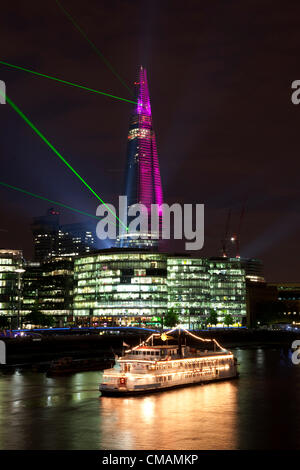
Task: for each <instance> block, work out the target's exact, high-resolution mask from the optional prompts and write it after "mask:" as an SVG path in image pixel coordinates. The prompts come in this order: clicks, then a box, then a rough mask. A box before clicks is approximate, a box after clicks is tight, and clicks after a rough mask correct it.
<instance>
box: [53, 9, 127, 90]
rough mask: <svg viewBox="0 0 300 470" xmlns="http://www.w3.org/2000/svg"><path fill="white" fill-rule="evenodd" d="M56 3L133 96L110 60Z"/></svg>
mask: <svg viewBox="0 0 300 470" xmlns="http://www.w3.org/2000/svg"><path fill="white" fill-rule="evenodd" d="M56 3H57V5H58V6H59V8H60V9H61V10H62V11H63V13H64V14H65V15H66V16H67V18H69V20H70V21H71V23H72V24H73V26H75V28H76V29H77V30H78V31H79V32H80V34H81V35H82V36H83V37H84V39H85V40H86V41H87V42H88V43H89V44H90V46H91V47H92V48H93V50H94V51H95V52H96V54H97V55H98V56H99V57H100V58H101V59H102V60H103V62H104V63H105V65H106V67H107V68H108V69H109V70H110V71H111V72H112V73H113V74H114V76H115V77H117V79H118V80H119V81H120V82H121V83H122V85H123V86H124V87H126V88H127V90H128V91H129V92H130V94H131V95H132V96H134V93H133V91H132V90H131V88H129V86H128V85H126V83H125V81H124V80H123V79H122V78H121V77H120V75H119V74H118V73H117V72H116V71H115V69H114V68H113V66H112V65H111V64H110V62H109V61H108V60H107V59H106V58H105V57H104V55H103V54H102V52H100V51H99V49H98V47H97V46H96V45H95V44H94V43H93V42H92V41H91V40H90V39H89V37H88V36H87V35H86V33H85V32H84V31H83V29H81V27H80V26H79V24H78V23H76V21H75V20H74V18H73V17H72V16H71V15H70V13H69V12H67V10H66V9H65V8H64V7H63V6H62V4H61V3H60V2H59V1H58V0H56Z"/></svg>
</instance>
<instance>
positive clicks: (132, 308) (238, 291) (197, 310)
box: [73, 248, 246, 328]
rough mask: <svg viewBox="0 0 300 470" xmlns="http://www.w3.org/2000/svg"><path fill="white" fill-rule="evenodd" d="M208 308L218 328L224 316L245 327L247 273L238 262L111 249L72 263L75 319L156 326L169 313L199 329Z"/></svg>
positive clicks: (189, 325) (187, 324)
mask: <svg viewBox="0 0 300 470" xmlns="http://www.w3.org/2000/svg"><path fill="white" fill-rule="evenodd" d="M212 308H213V309H215V310H216V312H217V314H218V324H219V326H221V325H222V324H223V320H224V316H225V315H226V314H228V313H229V314H231V315H232V318H233V319H234V322H235V324H236V325H237V324H242V323H244V322H245V318H246V284H245V272H244V270H243V269H242V267H241V264H240V261H239V260H238V259H226V260H224V258H221V259H220V260H219V259H207V258H192V257H189V256H176V255H172V254H169V253H156V252H152V253H151V252H148V251H146V250H134V249H129V248H127V249H126V250H122V249H117V248H115V249H110V250H102V251H99V252H97V253H92V254H90V255H85V256H81V257H79V258H77V259H75V261H74V299H73V315H74V316H75V317H77V319H78V318H82V320H85V321H86V322H89V323H94V324H95V323H97V322H100V323H103V322H105V323H107V324H108V325H111V324H116V325H120V324H131V325H138V324H146V325H147V324H148V325H151V324H152V325H155V324H157V325H158V324H159V323H160V321H159V320H160V317H162V316H163V315H164V314H166V313H167V311H168V310H170V309H172V310H173V311H175V312H176V313H177V314H178V316H179V319H180V322H181V324H183V325H184V326H186V327H190V328H198V327H200V325H203V324H204V323H205V320H206V318H207V317H208V315H209V312H210V310H211V309H212Z"/></svg>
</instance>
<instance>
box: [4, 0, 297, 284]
mask: <svg viewBox="0 0 300 470" xmlns="http://www.w3.org/2000/svg"><path fill="white" fill-rule="evenodd" d="M34 4H35V2H32V5H34ZM116 5H118V8H120V9H121V11H123V13H124V18H127V20H128V21H127V24H126V28H125V26H122V25H120V29H119V36H118V40H109V28H112V30H115V27H114V23H113V18H112V16H113V15H109V13H111V14H112V11H113V7H109V6H106V7H105V9H106V16H107V18H109V20H108V21H107V24H106V25H105V27H104V29H103V30H101V31H100V30H99V28H96V24H97V21H95V17H96V18H97V17H98V18H99V19H100V16H101V14H102V13H103V9H102V10H101V12H99V10H98V9H97V3H96V2H90V4H89V8H90V9H91V10H90V11H91V13H93V14H91V16H90V17H85V19H86V22H83V23H84V27H85V28H86V29H87V30H88V32H89V35H90V36H92V37H93V39H94V40H95V42H96V43H97V45H98V46H99V47H100V49H102V50H103V52H105V55H106V56H107V57H109V58H110V60H111V61H112V63H113V64H114V66H115V67H116V69H117V70H118V72H120V74H121V75H122V77H125V80H126V82H127V83H131V82H132V81H133V79H134V73H135V69H136V64H137V63H144V64H145V66H146V68H147V69H148V71H150V82H151V95H152V107H153V109H154V113H155V128H156V131H157V138H158V145H159V149H160V152H159V153H160V163H161V173H162V178H163V180H164V186H165V190H164V192H165V194H166V199H167V202H180V203H182V202H195V201H196V202H199V203H204V204H205V205H206V211H205V218H206V219H205V220H206V228H207V230H206V233H205V245H204V249H203V250H201V251H200V252H199V256H203V257H205V256H213V255H217V254H219V252H220V250H221V239H222V237H223V234H224V230H225V223H226V216H227V212H228V209H229V208H231V209H232V214H233V215H232V227H231V230H232V231H236V227H237V225H238V223H239V217H240V212H241V209H242V206H243V202H244V201H245V199H247V207H246V213H245V217H244V221H243V226H242V231H241V255H242V256H250V257H257V258H261V259H262V260H263V261H264V265H265V270H266V277H267V279H268V280H270V281H276V280H278V281H283V280H287V281H288V280H290V281H295V280H297V273H296V266H293V265H291V263H290V259H291V256H293V257H297V255H298V253H299V247H298V243H297V230H298V223H299V215H298V212H297V209H296V206H295V202H294V201H295V199H296V198H297V194H296V191H297V179H296V178H297V174H298V157H297V148H298V144H297V122H298V119H297V115H298V109H297V107H296V106H294V105H293V104H292V103H291V100H290V93H289V92H290V85H291V83H292V81H293V80H294V79H296V78H297V61H296V54H295V55H294V56H293V55H292V54H286V53H284V52H285V51H286V50H287V47H288V44H289V42H288V35H287V34H286V33H285V32H284V30H283V29H282V35H281V39H280V41H281V42H280V47H279V50H280V51H282V54H281V57H282V61H283V62H284V67H283V66H282V67H281V68H280V70H278V68H277V56H275V55H274V54H273V52H272V51H273V49H272V47H270V44H269V43H268V41H269V39H268V38H269V36H268V32H270V31H271V29H270V28H271V26H270V25H268V24H267V23H262V24H260V22H259V21H258V17H257V14H256V11H255V10H254V9H252V8H251V5H250V4H249V8H248V11H249V12H250V13H249V14H250V17H249V18H250V19H249V28H252V29H253V31H255V34H254V35H251V36H249V34H246V32H243V31H242V30H241V28H240V27H238V24H239V21H238V20H239V19H242V18H243V12H242V9H241V8H240V7H237V8H235V15H232V6H228V7H226V8H225V7H224V8H223V7H221V6H219V7H218V9H217V10H218V11H217V12H216V13H217V14H216V15H215V16H214V17H213V18H212V17H210V20H209V21H208V22H207V23H206V27H205V28H204V30H203V37H202V39H201V41H200V40H199V36H198V35H197V34H196V32H197V25H198V22H199V21H200V20H201V15H200V13H199V11H195V15H194V18H192V19H190V21H189V23H188V26H187V22H186V21H185V19H187V17H189V18H190V13H191V11H192V10H193V8H192V7H188V8H187V13H186V15H188V16H186V17H185V16H184V14H183V26H182V27H183V29H184V30H186V31H188V30H189V31H190V33H189V34H188V35H186V36H185V40H184V41H185V42H184V49H185V51H186V55H185V56H184V57H183V56H181V59H180V60H181V62H180V67H178V64H177V55H176V50H177V49H178V47H180V42H178V41H177V40H176V31H177V30H178V26H179V24H178V19H177V17H176V11H177V8H178V7H179V3H177V2H175V3H174V10H173V12H171V13H170V15H169V16H168V24H166V20H165V16H164V12H165V9H164V6H161V5H158V4H156V3H155V4H153V6H152V7H151V8H150V7H148V6H145V4H143V5H141V7H140V9H134V8H133V7H132V8H131V7H129V10H126V11H125V7H123V6H122V4H121V3H119V2H116V4H115V6H116ZM66 6H67V5H66ZM10 8H11V7H10V6H9V5H7V6H5V7H4V9H3V18H4V19H5V21H6V24H7V25H8V27H7V29H4V30H3V31H2V39H3V43H4V42H6V44H7V50H6V54H5V57H3V59H4V60H5V59H6V60H8V59H9V60H10V62H12V63H15V64H19V65H23V66H25V67H26V66H27V67H28V68H33V69H35V70H37V71H40V72H42V73H48V74H51V73H52V74H53V75H60V76H61V77H62V78H65V79H66V80H68V79H70V80H72V79H74V81H75V79H76V81H78V82H82V83H84V84H87V85H90V86H91V87H94V88H98V89H103V90H104V91H108V92H112V93H115V94H116V95H119V96H121V97H128V98H129V99H130V98H132V96H131V95H130V93H129V92H127V91H126V90H125V87H124V86H122V84H121V83H120V82H118V80H116V78H115V77H113V76H112V74H111V72H110V71H109V70H107V69H106V68H105V66H104V65H103V63H101V61H99V59H97V57H96V56H95V55H94V54H93V51H91V50H89V48H88V46H87V45H86V44H85V43H84V42H83V41H82V40H81V38H80V36H77V34H76V31H73V29H72V25H68V24H66V22H65V18H64V17H63V15H61V12H59V10H58V9H55V8H54V9H53V8H52V6H50V5H47V6H45V10H44V11H43V13H41V12H40V10H39V9H36V12H35V17H34V19H32V20H30V12H26V11H25V7H20V11H19V13H18V14H19V18H23V21H25V23H26V24H28V22H29V21H32V25H31V26H32V27H31V28H27V29H26V31H25V32H24V34H25V36H26V41H27V43H29V44H30V54H28V51H29V49H28V48H26V41H24V45H23V42H21V41H19V39H20V33H19V32H18V29H17V28H16V25H15V19H14V20H12V19H11V14H10V11H11V10H10ZM81 8H82V7H80V5H79V4H76V2H75V3H74V4H73V6H72V9H73V13H74V15H75V16H76V17H77V18H79V17H80V14H81ZM144 8H146V9H147V8H149V14H148V15H146V19H145V14H144V13H145V10H144ZM211 8H212V7H210V6H206V7H205V8H204V11H205V12H206V14H207V15H209V14H210V12H211V11H212V10H211ZM264 8H266V7H265V6H262V7H261V9H262V11H264ZM18 14H17V16H18ZM45 14H47V15H48V20H49V21H48V22H47V24H46V26H45V27H46V28H50V27H51V21H52V22H53V24H54V23H55V24H56V28H57V31H58V38H57V39H53V40H54V43H55V41H56V43H55V44H56V45H58V44H60V46H61V43H60V42H59V38H60V37H62V36H64V37H65V38H66V40H65V41H64V43H63V45H62V47H56V48H53V43H52V42H51V43H50V42H49V41H48V40H47V39H46V37H47V35H45V37H44V38H43V39H41V43H39V42H38V41H36V39H37V38H38V37H40V32H41V27H40V23H41V21H40V20H41V19H42V18H43V17H44V16H43V15H45ZM39 15H40V16H39ZM41 15H42V16H41ZM271 15H272V21H275V22H276V21H279V18H281V12H280V9H279V7H278V6H276V5H275V6H274V8H273V9H272V13H271ZM141 17H143V18H144V26H145V25H146V27H145V28H144V29H142V30H141V28H138V27H137V24H138V20H139V19H140V18H141ZM292 17H293V15H292V9H289V7H286V10H285V16H284V18H283V20H282V21H283V23H284V24H285V25H287V24H288V25H290V27H291V28H292V29H293V28H296V26H295V25H294V24H293V23H292V20H291V18H292ZM14 18H15V17H14ZM110 18H111V19H110ZM232 18H234V19H232ZM125 23H126V22H125ZM233 24H234V25H235V26H236V28H237V29H236V31H235V29H234V28H232V27H231V26H232V25H233ZM278 28H279V26H278ZM128 30H129V31H131V32H132V36H131V37H128V35H127V31H128ZM154 31H156V32H157V34H156V36H155V40H154V36H153V34H154ZM211 31H218V33H217V34H216V35H215V39H214V40H212V38H211ZM22 34H23V32H22ZM11 35H13V36H14V40H13V39H12V36H11ZM225 35H226V37H227V42H226V43H223V41H222V38H223V37H224V36H225ZM69 36H70V37H69ZM237 38H238V40H239V49H236V46H235V44H236V42H237V41H236V39H237ZM120 39H121V40H120ZM273 41H274V43H275V44H276V41H278V40H277V39H276V37H274V39H273ZM297 41H298V39H297V38H296V39H295V42H294V44H293V47H294V48H295V49H296V48H297ZM17 43H18V49H17V53H16V49H15V48H14V46H13V45H14V44H17ZM75 44H76V53H75V50H74V45H75ZM258 45H259V46H263V45H265V46H266V47H267V50H269V52H270V53H269V54H268V55H267V59H265V57H264V60H262V55H261V53H260V52H259V51H260V49H261V48H262V47H257V46H258ZM31 46H32V47H31ZM134 46H135V47H134ZM182 46H183V44H182ZM42 50H43V51H45V52H46V55H44V56H43V57H44V59H43V60H42V59H41V58H40V57H41V51H42ZM129 51H130V52H129ZM168 51H169V53H168V54H167V52H168ZM249 57H251V59H249ZM97 60H98V61H97ZM81 63H84V67H83V68H82V67H81V66H80V64H81ZM254 65H255V66H254ZM274 71H276V74H275V75H274V73H273V72H274ZM217 72H218V73H217ZM0 78H1V79H2V80H4V81H5V83H6V85H7V93H8V94H9V95H11V96H12V98H15V101H16V102H17V103H18V104H20V106H21V108H22V109H24V111H25V112H26V113H28V115H29V116H30V117H31V118H32V119H33V120H35V122H37V123H38V124H39V126H40V127H41V129H42V130H43V131H44V132H45V134H46V135H47V136H48V137H49V139H50V140H51V141H53V142H54V143H55V144H56V145H57V147H58V148H59V149H61V150H62V151H63V153H64V154H65V155H66V156H68V158H69V159H70V160H71V161H72V163H73V164H74V166H75V167H76V168H79V169H80V171H81V173H83V175H84V176H85V177H86V179H87V180H88V181H89V182H90V183H91V186H92V187H95V188H96V189H97V190H99V192H100V193H101V194H103V195H104V196H105V200H108V201H110V200H112V201H113V199H114V195H115V194H119V188H120V187H122V172H123V168H124V164H125V145H126V132H127V129H128V113H129V106H130V105H129V104H128V105H127V104H125V103H121V102H120V103H119V102H113V101H111V100H109V99H108V98H104V97H95V96H92V95H89V94H88V93H85V92H81V91H79V90H72V89H66V88H65V87H62V86H60V85H58V84H53V83H50V82H47V81H44V80H42V79H37V78H32V77H29V76H28V75H26V74H25V73H22V72H19V71H15V70H9V69H8V68H5V67H4V66H1V73H0ZM270 82H271V83H272V86H273V92H271V91H270V89H269V88H270V87H269V83H270ZM247 90H248V92H247ZM274 91H275V95H274ZM275 96H276V97H275ZM216 110H217V111H216ZM262 110H263V111H262ZM1 112H2V113H3V126H4V127H3V136H2V141H1V151H2V155H3V156H4V158H3V180H4V181H5V182H7V183H10V184H15V185H16V186H20V187H25V189H27V190H33V191H34V192H36V193H38V194H45V195H46V196H48V197H50V198H52V199H53V200H58V201H60V200H61V201H64V202H66V203H67V204H68V203H69V204H70V205H73V206H74V207H78V208H79V209H83V210H87V211H89V212H91V213H95V208H96V202H94V201H93V198H92V197H90V195H89V194H88V193H87V192H85V190H84V189H82V188H81V186H80V184H79V183H77V182H76V181H75V180H74V179H73V177H72V175H70V174H67V172H66V171H65V170H64V169H63V168H62V167H61V166H60V163H59V162H56V161H55V160H53V156H52V155H51V154H50V152H49V151H48V150H47V148H45V146H44V144H43V143H42V142H39V141H38V139H37V137H36V136H35V135H33V134H32V133H31V131H30V129H26V128H25V126H24V123H23V122H22V121H21V120H20V119H19V118H18V116H16V115H14V113H13V111H12V110H11V109H9V107H8V106H6V108H5V106H2V105H1ZM264 123H267V124H266V125H264ZM15 135H17V136H18V138H17V139H15ZM254 137H255V138H254ZM283 155H284V156H286V157H287V159H286V160H285V167H284V170H285V177H284V178H283V177H282V161H283ZM112 162H114V164H113V165H112ZM270 174H271V175H272V178H269V175H270ZM24 176H26V178H24ZM54 181H55V184H54ZM1 201H2V204H1V208H0V215H1V220H2V223H1V227H0V229H1V232H0V246H1V247H3V248H16V249H17V248H19V249H23V251H24V254H25V256H26V257H27V258H30V257H31V256H32V239H31V233H30V222H31V219H32V217H34V216H39V215H40V214H43V213H44V212H45V211H46V209H47V208H48V205H45V203H42V202H39V201H32V200H29V199H28V198H26V197H25V196H22V195H20V194H13V193H12V192H11V191H8V190H6V189H3V188H1ZM62 217H63V218H64V220H63V222H64V223H69V222H77V221H82V222H84V221H85V220H86V219H85V218H83V217H82V218H81V217H80V216H78V217H77V216H72V215H71V214H69V213H67V211H63V212H62ZM175 248H176V247H175Z"/></svg>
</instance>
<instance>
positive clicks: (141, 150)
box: [117, 66, 163, 248]
mask: <svg viewBox="0 0 300 470" xmlns="http://www.w3.org/2000/svg"><path fill="white" fill-rule="evenodd" d="M134 85H135V96H136V101H137V104H136V105H134V107H133V110H132V113H131V116H130V124H129V132H128V144H127V165H126V182H125V194H126V196H127V198H128V207H130V206H133V205H135V204H143V205H144V206H145V207H146V208H147V213H148V216H150V210H151V205H152V204H157V205H158V214H157V216H158V224H157V232H159V230H160V226H161V209H160V208H159V207H160V206H161V204H162V203H163V193H162V185H161V178H160V170H159V163H158V155H157V147H156V138H155V133H154V130H153V125H152V113H151V105H150V97H149V89H148V82H147V74H146V69H145V68H144V67H142V66H141V67H140V69H139V73H138V79H137V81H136V82H135V84H134ZM128 222H130V218H129V220H128ZM157 232H156V233H157ZM157 245H158V240H157V239H155V233H154V231H153V233H151V230H150V226H149V225H148V230H147V232H146V233H143V234H141V236H137V235H136V234H133V233H130V232H127V233H123V234H121V236H120V237H119V239H118V241H117V246H119V247H139V248H153V247H155V246H157Z"/></svg>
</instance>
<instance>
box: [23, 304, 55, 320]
mask: <svg viewBox="0 0 300 470" xmlns="http://www.w3.org/2000/svg"><path fill="white" fill-rule="evenodd" d="M54 322H55V320H54V317H53V316H52V315H44V314H43V313H42V312H41V311H40V309H39V305H38V303H37V302H35V304H34V306H33V308H32V310H31V312H30V313H29V314H28V315H27V316H26V318H25V320H24V323H27V324H30V325H35V326H53V325H54Z"/></svg>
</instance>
